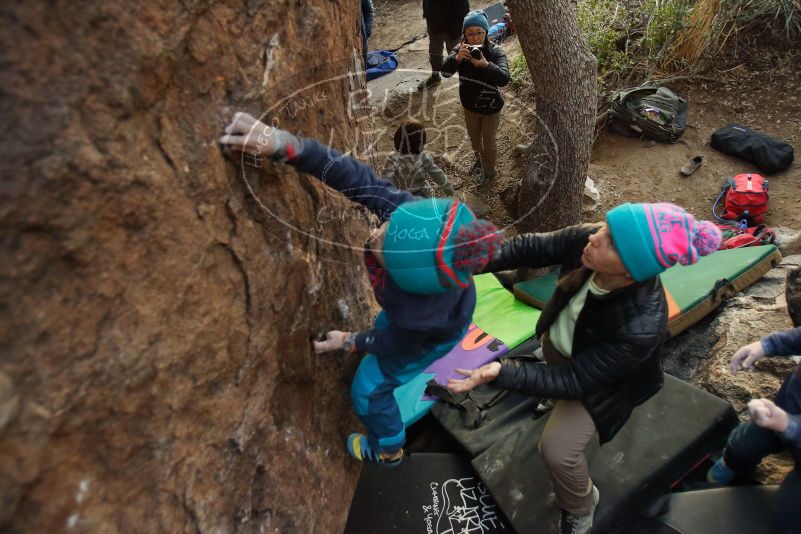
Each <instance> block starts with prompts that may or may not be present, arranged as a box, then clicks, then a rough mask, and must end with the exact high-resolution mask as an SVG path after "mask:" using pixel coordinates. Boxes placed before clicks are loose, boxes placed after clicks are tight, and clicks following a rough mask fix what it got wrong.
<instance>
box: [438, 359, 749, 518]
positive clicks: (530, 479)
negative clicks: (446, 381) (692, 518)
mask: <svg viewBox="0 0 801 534" xmlns="http://www.w3.org/2000/svg"><path fill="white" fill-rule="evenodd" d="M438 409H439V408H438ZM547 418H548V415H547V414H546V415H545V416H543V417H542V418H540V419H536V420H531V419H528V420H525V421H522V422H517V423H516V424H515V426H514V427H511V428H509V429H508V430H507V431H506V432H504V433H503V434H502V437H501V439H499V440H498V441H496V442H495V443H494V444H493V445H492V446H491V447H489V448H488V449H487V450H486V451H484V452H483V453H481V454H479V455H478V456H476V457H475V458H473V460H472V464H473V467H474V468H475V470H476V472H477V473H478V475H479V477H480V478H481V480H482V481H483V482H484V484H485V485H486V487H487V489H488V490H489V492H490V493H491V494H492V495H493V496H494V498H495V499H496V502H497V503H498V506H499V507H500V509H501V511H502V512H503V515H504V516H505V517H506V518H507V519H508V520H509V522H510V523H511V525H512V527H513V528H514V529H515V530H516V531H517V532H553V531H555V530H556V523H557V521H558V518H559V510H558V508H557V506H556V504H555V502H554V500H553V495H552V494H553V490H552V488H551V483H550V478H549V476H548V471H547V470H546V468H545V465H544V464H543V462H542V459H541V457H540V455H539V454H538V453H537V444H538V443H539V440H540V437H541V435H542V431H543V428H544V427H545V424H546V422H547ZM738 422H739V420H738V418H737V414H736V413H735V412H734V410H733V409H732V407H731V406H730V405H729V404H728V403H727V402H726V401H723V400H721V399H719V398H717V397H715V396H713V395H711V394H709V393H707V392H706V391H703V390H701V389H699V388H697V387H695V386H692V385H690V384H687V383H686V382H682V381H681V380H678V379H676V378H673V377H671V376H668V375H665V385H664V387H663V388H662V389H661V390H660V391H659V393H657V394H656V395H654V396H653V397H652V398H651V399H649V400H648V401H646V402H645V403H643V404H642V405H640V406H639V407H637V408H636V409H635V410H634V412H633V413H632V415H631V418H630V419H629V421H628V422H627V423H626V425H624V426H623V428H622V429H621V430H620V432H618V434H617V435H616V436H615V438H614V439H613V440H612V441H610V442H609V443H606V444H604V445H603V446H601V447H600V449H596V452H594V454H592V455H591V457H590V474H591V476H592V479H593V482H594V483H595V485H596V486H597V487H598V489H599V490H600V492H601V501H600V504H599V505H598V509H597V510H596V513H595V524H596V525H597V526H596V527H594V531H596V532H608V531H611V530H612V529H617V528H621V527H623V526H625V525H626V524H627V523H629V522H631V521H632V520H634V519H635V518H636V517H637V516H638V515H639V514H640V513H641V512H643V511H644V510H645V509H646V508H648V507H649V506H652V505H653V504H654V502H656V501H657V500H659V499H660V498H664V496H665V495H667V494H668V493H669V491H670V489H671V487H673V486H675V485H677V484H678V483H679V482H680V481H681V479H682V478H684V476H686V474H687V473H689V472H690V471H691V470H692V469H693V467H694V466H696V465H697V464H699V463H700V462H702V461H703V460H705V459H706V458H707V457H708V456H709V455H710V454H711V453H712V452H713V451H716V450H718V449H720V448H721V447H722V446H723V445H724V443H725V441H726V438H727V436H728V434H729V432H730V431H731V430H732V429H733V428H734V427H735V426H736V425H737V424H738ZM457 439H460V441H462V440H469V439H470V436H469V435H467V436H463V437H461V438H457ZM462 442H463V441H462Z"/></svg>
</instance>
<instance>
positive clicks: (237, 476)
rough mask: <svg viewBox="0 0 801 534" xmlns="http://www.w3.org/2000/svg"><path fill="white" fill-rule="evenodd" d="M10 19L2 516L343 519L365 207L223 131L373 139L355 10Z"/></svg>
mask: <svg viewBox="0 0 801 534" xmlns="http://www.w3.org/2000/svg"><path fill="white" fill-rule="evenodd" d="M0 10H2V12H3V16H4V19H5V20H6V21H7V24H5V25H4V26H3V29H2V30H0V32H2V33H1V34H0V43H2V46H1V47H0V50H2V52H0V53H1V54H2V55H3V58H2V60H3V69H2V74H0V76H2V84H1V85H0V86H2V88H3V89H2V91H3V98H1V99H0V109H1V110H2V116H3V117H4V119H5V120H4V122H5V124H6V125H7V126H8V128H7V129H6V132H7V134H6V135H5V136H4V139H3V141H2V143H0V150H1V151H2V154H1V157H0V165H2V169H3V173H2V176H3V185H2V188H0V224H2V228H3V231H2V233H0V243H2V245H0V270H1V271H2V274H0V276H1V277H2V278H1V280H2V282H0V307H2V311H1V312H0V530H3V531H11V532H63V531H74V532H214V533H218V532H219V533H222V532H336V531H341V529H342V526H343V525H344V519H345V514H346V512H347V506H348V503H349V500H350V497H351V494H352V489H353V485H354V482H355V477H356V475H357V467H356V466H355V465H354V463H353V462H351V461H349V460H348V459H347V458H346V455H345V453H344V450H343V442H344V441H343V440H344V436H345V435H346V434H347V432H349V431H352V430H354V429H355V428H357V421H356V419H355V417H354V416H353V415H351V409H350V399H349V382H350V378H351V377H352V373H353V369H354V367H355V365H356V363H357V362H356V359H355V358H354V357H343V356H342V354H334V355H328V356H325V357H320V356H316V355H314V354H313V352H312V350H311V343H310V340H311V338H312V337H314V336H319V335H320V334H322V333H323V332H325V331H326V330H328V329H329V328H340V329H356V328H361V327H365V326H366V325H367V322H368V320H369V317H370V314H371V311H372V301H371V298H372V297H370V296H369V287H368V284H367V282H366V276H365V274H364V271H363V269H362V268H361V266H360V265H361V258H360V253H359V251H358V250H353V249H351V248H348V247H346V246H343V244H347V243H351V244H357V245H358V244H361V243H362V242H363V239H364V237H365V236H366V233H367V224H366V222H365V217H364V215H363V214H362V213H361V212H359V211H358V210H352V209H350V208H349V205H348V203H347V201H345V200H344V198H343V197H341V196H339V195H338V194H331V193H329V192H328V191H326V190H325V188H324V187H323V186H322V185H321V184H320V183H318V182H317V181H316V180H315V179H313V178H310V177H307V176H301V175H300V174H299V173H297V172H295V171H294V170H292V169H290V168H288V167H284V166H280V165H273V164H272V163H264V164H263V165H262V167H261V168H260V169H251V168H248V167H245V166H243V165H241V162H240V161H237V160H235V159H227V158H226V157H225V156H224V154H223V153H222V152H221V150H220V148H219V146H218V145H217V142H216V138H217V137H218V136H219V134H220V133H221V129H222V126H223V125H224V124H225V122H226V121H227V119H228V118H229V117H230V115H231V113H232V112H233V111H236V110H238V109H245V110H248V111H250V112H251V113H254V114H256V115H261V113H263V112H265V111H269V114H268V115H267V120H272V119H274V120H276V121H278V122H279V123H280V125H281V126H282V127H285V128H288V129H292V130H295V131H299V132H300V133H301V134H304V135H310V136H317V137H321V138H322V139H323V140H325V141H329V140H331V142H332V143H333V144H334V145H335V146H337V147H338V148H340V149H342V150H353V151H354V152H355V153H356V154H360V153H361V154H363V153H364V152H363V148H364V147H365V146H367V142H368V141H369V139H368V136H367V135H365V133H364V132H366V131H367V130H368V129H369V128H367V127H366V126H367V124H366V123H365V120H364V117H365V111H364V109H363V106H362V104H361V102H362V98H363V97H365V96H366V95H365V94H363V93H362V91H363V89H364V85H363V84H364V82H363V79H364V78H363V75H362V76H358V75H357V76H346V73H348V71H353V70H354V69H355V68H356V67H355V66H356V65H359V62H360V60H359V57H360V54H361V52H360V51H359V49H360V47H361V41H360V37H359V19H358V17H359V14H358V3H356V2H349V3H339V2H328V1H325V0H309V1H308V2H302V3H301V2H294V1H289V0H271V1H265V2H229V3H220V2H211V1H200V2H156V1H152V2H151V1H146V2H137V3H134V4H123V3H108V2H98V3H80V4H77V5H76V4H67V3H54V4H47V5H45V4H42V3H40V2H23V3H13V4H8V5H5V4H4V5H3V6H2V7H0ZM314 43H328V45H327V46H314ZM334 44H335V46H334ZM326 80H327V81H326ZM317 82H319V83H317ZM312 84H316V85H312ZM290 95H292V96H291V97H290ZM288 97H289V98H288ZM245 179H247V184H246V182H245ZM248 187H252V189H253V195H252V194H250V193H249V192H248Z"/></svg>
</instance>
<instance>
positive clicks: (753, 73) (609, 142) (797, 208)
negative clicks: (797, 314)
mask: <svg viewBox="0 0 801 534" xmlns="http://www.w3.org/2000/svg"><path fill="white" fill-rule="evenodd" d="M492 3H494V2H480V3H475V2H474V3H473V4H472V5H471V8H473V9H479V8H484V7H486V6H488V5H490V4H492ZM375 6H376V23H375V27H374V30H373V36H372V38H371V40H370V44H369V46H370V49H394V48H397V47H400V46H401V45H403V43H405V42H406V41H408V40H410V39H412V38H414V37H416V36H417V37H419V38H418V39H417V40H415V41H414V42H412V43H410V44H406V45H405V46H402V47H401V48H400V49H399V50H398V51H397V52H396V53H397V54H398V58H399V62H400V65H399V68H398V70H396V71H395V72H393V73H391V74H389V75H386V76H383V77H381V78H378V79H376V80H373V81H371V82H369V83H368V88H369V89H370V91H371V103H372V104H373V105H374V114H373V119H374V122H375V126H376V131H377V148H378V151H377V160H376V162H377V163H378V164H379V165H381V164H383V159H384V158H385V157H386V154H387V153H388V152H389V151H391V150H392V149H393V147H392V133H393V132H394V130H395V128H396V127H397V125H398V124H399V123H400V122H401V120H403V118H405V117H406V116H407V115H411V116H416V117H418V118H422V119H423V120H424V121H425V122H426V124H427V127H428V130H429V143H428V145H427V150H428V151H429V152H430V153H431V154H432V155H433V156H434V159H435V161H437V162H438V164H439V165H440V166H441V167H442V168H443V170H445V172H446V173H447V174H448V176H449V178H450V179H451V181H452V182H453V183H454V185H455V187H456V189H457V191H458V192H459V193H460V194H464V193H470V194H472V195H474V196H470V195H468V196H467V198H468V200H469V201H471V204H477V205H478V208H479V209H478V211H481V212H484V214H485V215H484V216H486V217H488V218H490V219H492V220H493V221H494V222H496V223H497V224H500V225H504V226H507V225H509V224H511V223H513V222H514V221H513V219H512V217H510V216H509V214H508V213H507V211H506V209H505V208H504V206H503V204H502V203H501V201H500V197H499V193H500V192H501V191H502V190H503V189H504V188H505V187H507V186H508V185H509V184H510V183H512V182H515V181H519V180H520V179H521V177H522V175H523V173H524V172H525V158H526V156H519V157H515V155H514V152H513V149H514V146H515V145H516V144H518V143H526V142H527V141H528V138H529V137H530V136H531V134H532V133H533V125H534V120H535V111H534V99H533V94H532V92H531V89H530V87H511V86H507V87H506V88H505V89H504V90H503V95H504V99H505V100H506V107H505V108H504V110H503V111H502V113H503V117H502V120H501V126H500V130H499V132H498V171H499V176H498V179H496V180H495V181H494V182H492V183H491V184H489V185H488V186H485V187H478V185H477V184H476V182H475V178H474V177H471V176H469V175H468V172H467V169H468V168H469V165H470V164H471V163H472V154H471V150H470V144H469V141H468V140H467V136H466V135H465V134H464V129H463V122H464V121H463V115H462V108H461V105H460V103H459V99H458V81H457V79H456V77H454V78H451V79H448V80H445V81H444V83H443V84H442V85H441V86H439V87H438V88H436V89H435V90H429V91H427V92H426V93H411V94H409V93H406V92H407V91H411V90H412V89H413V87H414V86H415V85H416V84H417V82H418V81H419V80H422V79H423V78H425V77H426V76H427V75H428V73H429V65H428V39H427V37H425V36H424V33H425V29H426V28H425V21H424V19H423V18H422V8H421V6H420V2H418V1H416V0H409V1H390V0H384V1H382V0H378V1H377V2H375ZM502 47H503V49H504V50H505V51H506V54H507V56H508V57H509V62H510V64H511V62H512V60H513V59H514V57H516V56H517V55H519V54H521V53H522V52H521V49H520V45H519V43H518V41H517V38H516V37H514V36H513V37H511V38H508V39H506V40H505V41H504V43H503V45H502ZM726 62H727V63H726V65H725V68H722V67H721V69H720V70H718V71H717V72H715V73H709V72H707V73H705V74H704V76H706V77H709V78H715V80H705V81H688V80H682V81H677V82H675V83H672V84H668V87H670V88H671V89H673V90H674V91H676V92H677V93H678V94H680V95H681V96H682V97H684V98H685V99H687V101H688V102H689V120H688V123H689V125H688V128H687V131H686V133H685V135H684V136H683V138H682V139H681V140H680V141H679V142H678V143H676V144H673V145H667V144H660V143H653V142H649V141H643V140H640V139H636V138H626V137H621V136H618V135H615V134H612V133H609V132H606V131H601V132H599V134H598V136H597V138H596V141H595V144H594V146H593V151H592V157H591V162H590V166H589V169H588V175H589V176H590V177H591V178H592V179H593V180H594V181H595V184H596V186H597V188H598V190H599V192H600V196H601V201H600V204H599V205H598V207H597V208H596V209H595V210H594V211H591V212H587V213H585V214H584V219H585V220H587V221H591V220H600V219H602V218H603V214H604V213H605V212H606V211H607V210H608V209H610V208H611V207H613V206H615V205H617V204H619V203H621V202H627V201H628V202H657V201H667V202H675V203H677V204H680V205H682V206H684V207H686V208H687V209H688V210H689V211H690V212H692V213H693V214H694V215H696V216H697V217H701V218H711V207H712V203H713V201H714V200H715V198H716V197H717V195H718V193H719V192H720V186H721V184H722V183H723V181H724V179H725V178H727V177H730V176H733V175H735V174H739V173H743V172H750V171H756V168H755V167H753V166H752V165H751V164H749V163H748V162H745V161H742V160H739V159H736V158H733V157H730V156H726V155H724V154H722V153H720V152H717V151H716V150H714V149H712V148H710V147H709V139H710V136H711V134H712V132H713V131H714V130H715V129H717V128H719V127H722V126H725V125H726V124H729V123H732V122H736V123H740V124H745V125H748V126H750V127H752V128H755V129H758V130H760V131H762V132H765V133H767V134H769V135H772V136H774V137H777V138H781V139H784V140H786V141H788V142H789V143H791V144H794V145H796V146H797V145H798V143H799V141H801V76H799V75H798V72H799V71H801V51H797V50H796V51H790V52H785V53H778V52H765V53H764V54H763V53H761V52H754V51H751V54H750V56H748V57H741V58H739V59H738V58H734V57H729V58H728V59H727V60H726ZM696 155H701V156H704V165H703V166H702V167H701V168H700V169H699V170H698V171H696V173H695V174H693V175H692V176H691V177H683V176H681V175H680V174H679V168H680V167H681V166H682V164H684V163H685V162H686V161H687V160H688V159H689V158H691V157H693V156H696ZM767 178H768V179H769V181H770V193H771V197H770V206H769V207H770V213H769V215H768V218H767V222H768V224H770V225H772V226H777V227H782V228H786V229H789V230H799V229H801V162H799V161H798V158H796V162H795V163H794V164H793V165H792V167H791V168H790V169H788V170H786V171H783V172H781V173H777V174H774V175H771V176H767ZM484 204H486V205H484ZM508 230H509V233H513V232H514V229H513V228H511V227H510V228H509V229H508Z"/></svg>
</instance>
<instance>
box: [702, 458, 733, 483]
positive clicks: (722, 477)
mask: <svg viewBox="0 0 801 534" xmlns="http://www.w3.org/2000/svg"><path fill="white" fill-rule="evenodd" d="M736 475H737V473H735V471H734V470H733V469H732V468H731V467H729V466H728V465H726V462H724V461H723V457H720V458H718V459H717V461H716V462H715V465H713V466H712V467H710V468H709V471H708V472H707V474H706V480H707V482H711V483H713V484H728V483H729V482H731V481H732V480H734V477H735V476H736Z"/></svg>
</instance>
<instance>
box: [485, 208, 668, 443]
mask: <svg viewBox="0 0 801 534" xmlns="http://www.w3.org/2000/svg"><path fill="white" fill-rule="evenodd" d="M600 227H601V226H600V225H599V224H595V225H588V224H585V225H579V226H571V227H568V228H565V229H563V230H559V231H556V232H551V233H546V234H524V235H519V236H517V237H515V238H512V239H510V240H508V241H507V242H506V243H505V244H504V246H503V249H502V252H501V256H500V258H499V259H498V260H496V261H493V262H491V263H490V264H489V265H488V266H487V269H486V271H500V270H505V269H510V268H514V267H544V266H548V265H561V271H560V276H559V284H558V286H557V289H556V293H554V296H553V297H552V298H551V300H550V301H548V303H547V304H546V306H545V309H544V310H543V312H542V315H541V316H540V319H539V321H538V322H537V329H536V331H537V335H538V336H542V334H543V333H544V332H547V331H548V329H549V328H550V326H551V325H552V324H553V323H554V321H555V320H556V318H557V317H558V316H559V313H560V312H561V311H562V309H563V308H564V307H565V306H567V304H568V302H569V301H570V299H571V297H572V296H573V295H574V294H575V293H576V292H577V291H578V289H580V288H581V286H582V285H583V284H584V282H585V281H586V280H587V278H588V277H589V276H590V275H591V274H592V271H590V270H589V269H586V268H584V267H582V265H581V252H582V250H583V249H584V247H585V246H586V245H587V242H588V240H589V239H588V238H589V236H590V235H591V234H593V233H595V232H597V231H598V229H599V228H600ZM667 315H668V313H667V301H666V299H665V292H664V289H663V288H662V282H661V280H660V279H659V277H653V278H650V279H648V280H645V281H644V282H637V283H634V284H632V285H629V286H626V287H623V288H620V289H616V290H613V291H611V292H610V293H608V294H607V295H604V296H600V297H599V296H596V295H593V294H592V293H588V294H587V300H586V302H585V304H584V308H583V309H582V310H581V312H580V313H579V316H578V318H577V319H576V326H575V330H574V332H573V350H572V354H571V355H570V361H569V363H566V364H564V365H539V364H531V363H530V362H526V361H523V360H502V366H501V372H500V375H499V376H498V379H497V381H496V384H497V385H498V386H500V387H503V388H505V389H518V390H522V391H525V392H529V393H531V394H533V395H542V396H544V397H548V398H553V399H578V400H581V402H582V404H583V405H584V407H585V408H586V409H587V412H589V414H590V416H591V417H592V420H593V421H594V422H595V426H596V428H597V429H598V435H599V437H600V441H601V443H604V442H606V441H609V440H610V439H612V437H614V435H615V434H616V433H617V431H618V430H620V428H621V427H622V426H623V424H624V423H625V422H626V421H627V420H628V418H629V416H630V415H631V411H632V410H633V409H634V407H635V406H637V405H638V404H640V403H642V402H644V401H645V400H647V399H649V398H650V397H651V396H653V394H654V393H656V392H657V391H659V388H661V387H662V382H663V376H662V368H661V360H660V352H661V349H662V343H663V342H664V340H665V337H666V332H667Z"/></svg>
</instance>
